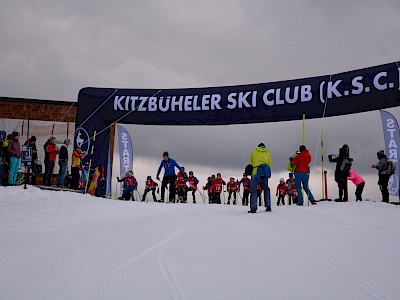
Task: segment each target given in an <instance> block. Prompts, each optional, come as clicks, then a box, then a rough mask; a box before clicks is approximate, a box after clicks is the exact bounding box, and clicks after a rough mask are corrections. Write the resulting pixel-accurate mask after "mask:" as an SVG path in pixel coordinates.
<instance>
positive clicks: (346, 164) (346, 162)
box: [339, 157, 351, 174]
mask: <svg viewBox="0 0 400 300" xmlns="http://www.w3.org/2000/svg"><path fill="white" fill-rule="evenodd" d="M350 169H351V160H350V158H348V157H345V158H343V161H342V163H341V165H340V167H339V170H340V171H341V172H343V173H346V174H349V172H350Z"/></svg>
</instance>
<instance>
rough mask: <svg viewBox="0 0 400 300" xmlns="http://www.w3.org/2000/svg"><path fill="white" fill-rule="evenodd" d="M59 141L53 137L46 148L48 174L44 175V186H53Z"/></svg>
mask: <svg viewBox="0 0 400 300" xmlns="http://www.w3.org/2000/svg"><path fill="white" fill-rule="evenodd" d="M58 151H59V150H58V147H57V139H56V137H54V136H52V137H50V139H49V143H48V145H47V146H46V153H47V158H48V159H47V161H46V168H45V169H46V173H45V174H44V185H49V186H50V185H51V177H52V175H53V170H54V166H55V164H56V158H57V154H58Z"/></svg>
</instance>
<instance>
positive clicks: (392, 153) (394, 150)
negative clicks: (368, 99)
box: [380, 110, 400, 196]
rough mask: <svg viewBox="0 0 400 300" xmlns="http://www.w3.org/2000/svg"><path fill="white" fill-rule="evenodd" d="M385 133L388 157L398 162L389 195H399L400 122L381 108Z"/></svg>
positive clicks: (390, 181) (391, 179) (390, 184)
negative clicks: (399, 146)
mask: <svg viewBox="0 0 400 300" xmlns="http://www.w3.org/2000/svg"><path fill="white" fill-rule="evenodd" d="M380 112H381V118H382V127H383V134H384V137H385V153H386V155H387V158H388V159H389V160H391V161H393V162H394V163H395V164H396V172H395V174H393V175H392V176H391V177H390V180H389V186H388V190H389V195H392V196H398V195H399V175H400V167H399V159H398V157H399V148H398V145H400V133H399V124H398V123H397V120H396V118H395V117H394V116H393V115H392V114H391V113H389V112H387V111H384V110H381V111H380Z"/></svg>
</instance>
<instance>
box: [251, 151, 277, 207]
mask: <svg viewBox="0 0 400 300" xmlns="http://www.w3.org/2000/svg"><path fill="white" fill-rule="evenodd" d="M250 164H251V165H252V166H253V173H252V176H251V184H250V191H251V195H250V210H249V211H248V212H249V213H256V212H257V208H258V206H257V186H258V184H261V186H262V188H263V190H264V202H265V207H266V209H265V210H266V211H271V194H270V189H269V187H268V178H270V177H271V168H270V167H271V165H272V158H271V154H270V153H269V151H268V148H267V147H266V146H265V144H264V143H260V144H258V146H257V148H255V149H254V150H253V151H252V152H251V154H250Z"/></svg>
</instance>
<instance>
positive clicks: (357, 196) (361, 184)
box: [356, 181, 365, 201]
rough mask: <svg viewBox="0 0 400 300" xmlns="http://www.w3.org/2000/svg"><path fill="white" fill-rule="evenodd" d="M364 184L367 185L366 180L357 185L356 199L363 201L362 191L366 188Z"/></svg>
mask: <svg viewBox="0 0 400 300" xmlns="http://www.w3.org/2000/svg"><path fill="white" fill-rule="evenodd" d="M364 186H365V181H363V182H361V183H360V184H358V185H357V187H356V201H357V200H360V201H362V196H361V194H362V192H363V190H364Z"/></svg>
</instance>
